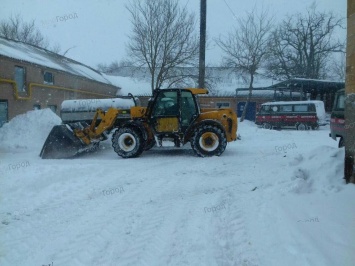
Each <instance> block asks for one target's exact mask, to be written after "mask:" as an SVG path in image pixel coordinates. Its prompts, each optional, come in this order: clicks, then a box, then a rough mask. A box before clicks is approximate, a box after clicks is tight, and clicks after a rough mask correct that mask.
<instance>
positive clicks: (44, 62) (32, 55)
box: [0, 37, 112, 85]
mask: <svg viewBox="0 0 355 266" xmlns="http://www.w3.org/2000/svg"><path fill="white" fill-rule="evenodd" d="M0 55H3V56H6V57H10V58H13V59H18V60H22V61H26V62H29V63H33V64H37V65H40V66H44V67H48V68H52V69H56V70H61V71H64V72H67V73H70V74H73V75H77V76H81V77H85V78H88V79H91V80H95V81H98V82H102V83H106V84H109V85H112V84H111V82H110V81H109V80H108V79H106V78H105V77H104V76H103V75H102V74H101V73H100V72H98V71H96V70H95V69H93V68H91V67H89V66H86V65H84V64H82V63H79V62H77V61H74V60H72V59H69V58H67V57H64V56H61V55H58V54H56V53H53V52H51V51H48V50H46V49H43V48H40V47H37V46H33V45H29V44H26V43H23V42H18V41H14V40H9V39H5V38H2V37H0Z"/></svg>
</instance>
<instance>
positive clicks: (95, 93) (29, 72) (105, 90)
mask: <svg viewBox="0 0 355 266" xmlns="http://www.w3.org/2000/svg"><path fill="white" fill-rule="evenodd" d="M15 66H21V67H24V68H25V71H26V75H25V76H26V78H25V86H26V90H25V92H19V93H18V96H19V97H29V96H30V95H29V94H30V84H31V83H38V84H41V85H46V84H45V83H44V80H43V75H44V72H45V71H47V72H50V73H52V74H53V76H54V83H53V85H48V84H47V85H48V86H56V87H60V88H43V87H40V86H32V95H31V98H30V99H26V100H24V99H16V97H15V94H14V90H13V87H12V85H11V84H9V83H4V82H0V101H4V100H7V102H8V117H9V119H11V118H13V117H14V116H16V115H18V114H21V113H25V112H27V111H29V110H32V109H33V106H34V105H35V104H38V105H40V106H41V108H42V109H43V108H46V107H48V106H50V105H56V106H57V112H56V113H57V114H58V115H59V111H60V104H61V103H62V101H63V100H68V99H92V98H98V99H99V98H111V97H116V92H117V90H118V88H117V87H115V86H112V85H108V84H104V83H101V82H96V81H93V80H90V79H87V78H84V77H79V76H75V75H73V74H69V73H66V72H63V71H59V70H54V69H49V68H45V67H43V66H38V65H34V64H30V63H27V62H21V61H19V60H14V59H10V58H7V57H1V56H0V79H9V80H14V78H15ZM47 85H46V86H47Z"/></svg>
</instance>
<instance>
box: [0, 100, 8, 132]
mask: <svg viewBox="0 0 355 266" xmlns="http://www.w3.org/2000/svg"><path fill="white" fill-rule="evenodd" d="M8 117H9V114H8V108H7V100H0V127H2V125H3V124H5V123H6V122H7V120H8Z"/></svg>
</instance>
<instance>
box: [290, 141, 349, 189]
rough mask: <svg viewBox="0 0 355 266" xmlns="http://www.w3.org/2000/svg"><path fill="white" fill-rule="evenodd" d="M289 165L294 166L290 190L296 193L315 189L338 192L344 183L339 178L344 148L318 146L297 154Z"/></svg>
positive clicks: (341, 174) (342, 166) (342, 164)
mask: <svg viewBox="0 0 355 266" xmlns="http://www.w3.org/2000/svg"><path fill="white" fill-rule="evenodd" d="M320 155H322V156H320ZM289 165H290V166H291V167H292V166H293V167H295V169H294V172H293V175H292V177H291V181H292V182H291V189H290V191H292V192H295V193H297V194H298V193H300V194H302V193H310V192H313V191H315V190H321V191H334V192H338V191H340V190H341V189H342V188H343V187H344V185H345V184H344V180H343V179H341V177H342V176H343V170H344V149H337V148H332V147H329V146H320V147H318V148H316V149H314V150H313V151H311V152H310V153H308V154H307V155H302V154H299V155H298V156H296V157H295V158H294V160H293V161H291V162H290V163H289Z"/></svg>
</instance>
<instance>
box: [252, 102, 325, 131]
mask: <svg viewBox="0 0 355 266" xmlns="http://www.w3.org/2000/svg"><path fill="white" fill-rule="evenodd" d="M325 118H326V115H325V110H324V103H323V102H322V101H290V102H268V103H263V104H262V105H261V108H260V111H259V112H258V113H257V114H256V121H255V124H257V125H259V126H262V127H263V128H266V129H272V128H273V127H276V128H296V129H297V130H308V129H318V127H319V126H322V125H326V120H325Z"/></svg>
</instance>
